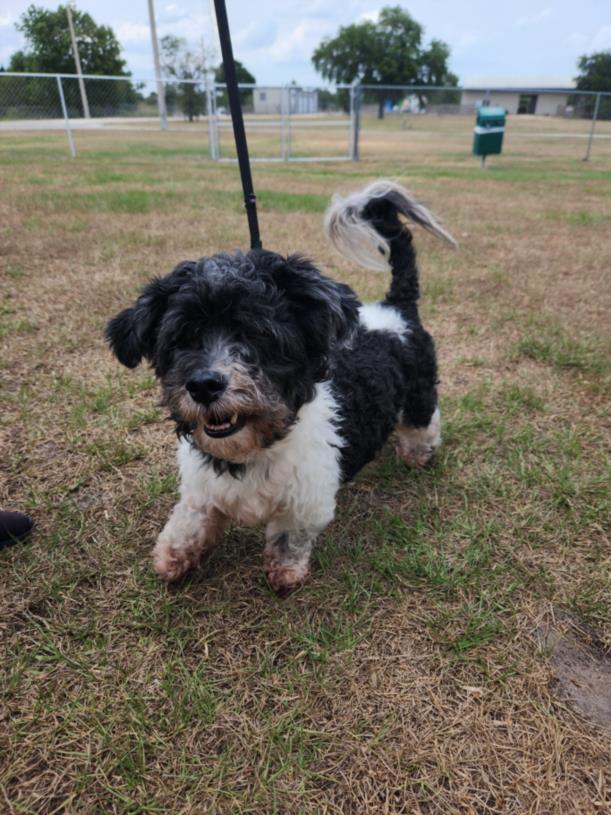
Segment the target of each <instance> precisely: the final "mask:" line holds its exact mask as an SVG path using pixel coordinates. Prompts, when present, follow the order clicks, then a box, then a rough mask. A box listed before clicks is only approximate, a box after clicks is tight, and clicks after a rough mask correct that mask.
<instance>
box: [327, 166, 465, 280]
mask: <svg viewBox="0 0 611 815" xmlns="http://www.w3.org/2000/svg"><path fill="white" fill-rule="evenodd" d="M376 201H379V202H380V203H382V202H386V203H387V204H389V205H390V206H391V207H392V208H393V209H395V210H396V212H397V213H399V214H401V215H403V216H405V217H406V218H407V219H408V220H410V221H412V222H413V223H415V224H418V225H419V226H421V227H422V228H423V229H426V231H427V232H430V233H431V234H432V235H435V236H436V237H438V238H441V239H442V240H444V241H447V242H448V243H449V244H451V245H452V246H454V247H456V246H458V244H457V242H456V241H455V240H454V238H453V237H452V236H451V235H450V233H449V232H446V230H445V229H444V228H443V227H442V226H441V224H440V223H439V221H438V220H437V219H436V217H435V216H434V215H433V214H432V212H430V211H429V210H428V209H427V208H426V207H425V206H423V204H420V203H419V202H418V201H416V200H415V198H412V197H411V195H410V194H409V193H408V192H407V190H405V189H404V188H403V187H401V186H400V185H399V184H395V183H394V182H393V181H387V180H384V179H380V180H378V181H374V182H373V183H372V184H369V185H368V186H367V187H365V189H363V190H360V191H358V192H354V193H352V194H350V195H348V196H346V197H345V198H342V197H341V196H340V195H337V194H336V195H334V196H333V199H332V201H331V204H330V206H329V208H328V209H327V212H326V214H325V232H326V234H327V236H328V238H329V240H330V241H331V243H332V244H333V245H334V246H335V248H336V249H337V250H338V252H339V253H340V254H342V255H344V257H346V258H348V260H352V261H354V262H355V263H358V264H360V265H361V266H364V267H365V268H366V269H373V270H374V271H377V272H380V271H381V272H385V271H388V269H389V268H390V251H391V247H390V239H389V238H387V237H385V236H383V235H381V234H380V233H379V232H378V231H377V230H376V228H375V227H374V226H373V224H372V216H373V212H374V211H375V207H373V206H372V207H370V210H371V211H372V212H371V214H369V216H368V215H367V214H365V212H364V210H365V209H366V207H367V206H368V205H369V204H374V203H375V202H376Z"/></svg>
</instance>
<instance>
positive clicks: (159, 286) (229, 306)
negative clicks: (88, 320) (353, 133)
mask: <svg viewBox="0 0 611 815" xmlns="http://www.w3.org/2000/svg"><path fill="white" fill-rule="evenodd" d="M358 306H359V302H358V300H357V298H356V296H355V294H354V293H353V291H352V290H351V289H350V288H349V287H348V286H345V285H343V284H342V283H337V282H336V281H334V280H331V279H330V278H327V277H325V276H324V275H322V274H321V273H320V272H319V271H318V270H317V269H316V267H315V266H314V265H313V264H312V263H310V262H309V261H308V260H306V259H304V258H301V257H298V256H291V257H288V258H284V257H281V256H280V255H277V254H275V253H273V252H267V251H264V250H253V251H251V252H249V253H248V254H246V255H244V254H242V253H237V254H236V255H225V254H219V255H215V256H213V257H210V258H202V259H201V260H199V261H197V262H185V263H181V264H180V265H179V266H177V268H176V269H175V270H174V271H173V272H172V273H171V274H169V275H167V276H166V277H163V278H158V279H155V280H153V281H151V282H150V283H149V284H148V285H147V286H146V287H145V288H144V289H143V291H142V294H141V295H140V297H139V298H138V300H137V301H136V302H135V304H134V305H133V306H132V307H131V308H128V309H125V310H124V311H122V312H121V313H120V314H118V315H117V316H116V317H115V318H114V319H112V320H111V321H110V322H109V324H108V326H107V328H106V338H107V340H108V342H109V343H110V346H111V348H112V350H113V352H114V354H115V355H116V356H117V358H118V359H119V361H120V362H122V363H123V364H124V365H126V366H127V367H128V368H135V367H136V365H138V364H139V363H140V362H141V360H142V359H143V358H145V359H147V360H148V361H149V362H150V363H151V365H152V366H153V367H154V369H155V372H156V374H157V376H158V378H159V380H160V382H161V386H162V394H163V402H164V404H165V405H166V406H167V407H168V408H169V409H170V411H171V414H172V417H173V418H174V419H175V421H176V423H177V427H178V430H179V431H180V432H182V433H186V434H188V435H189V436H190V437H191V438H192V440H193V441H194V442H195V444H197V446H198V447H199V448H200V449H201V450H202V451H203V452H204V453H207V454H208V455H211V456H213V457H214V458H216V459H222V460H225V461H228V462H234V463H243V462H245V461H247V460H248V459H249V458H250V457H252V455H253V454H255V453H256V452H257V451H258V450H260V449H262V448H264V447H268V446H269V445H271V444H272V443H273V442H274V441H276V440H278V439H280V438H282V437H283V436H284V435H286V433H287V432H288V430H289V429H290V427H291V425H292V423H293V422H294V420H295V416H296V414H297V411H298V410H299V408H300V407H301V406H302V405H303V404H304V403H305V402H307V401H309V400H311V399H312V398H313V396H314V392H315V384H316V383H317V382H320V381H322V380H324V379H325V378H326V377H327V376H328V374H329V359H330V355H331V353H332V351H333V349H334V348H335V347H337V346H338V345H339V344H341V343H344V342H346V340H347V339H348V338H349V336H350V334H351V333H352V331H353V329H354V328H355V326H356V324H357V320H358Z"/></svg>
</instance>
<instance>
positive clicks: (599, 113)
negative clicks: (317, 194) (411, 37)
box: [0, 71, 611, 161]
mask: <svg viewBox="0 0 611 815" xmlns="http://www.w3.org/2000/svg"><path fill="white" fill-rule="evenodd" d="M81 80H82V81H81ZM239 87H240V95H241V99H242V105H243V108H244V111H245V113H246V114H247V116H248V122H247V125H248V128H253V129H256V128H260V129H264V130H270V129H276V130H277V134H278V136H279V149H278V154H277V155H275V156H266V157H257V156H253V160H255V161H257V160H261V161H321V160H357V159H358V158H359V139H360V131H361V122H362V119H363V118H364V117H366V116H371V115H377V116H378V117H380V118H382V117H384V116H392V115H397V114H402V115H407V114H423V115H424V114H428V115H430V114H439V115H449V114H469V113H473V112H474V111H475V109H476V108H477V107H478V106H480V105H482V104H484V105H485V104H499V105H501V106H503V107H505V108H506V109H507V110H508V112H510V113H540V114H544V115H549V116H564V117H567V118H569V117H570V118H583V119H589V120H591V124H590V132H589V137H588V144H587V149H586V154H585V156H584V160H587V159H588V158H589V157H590V153H591V149H592V141H593V137H594V130H595V126H596V121H597V120H598V119H599V118H605V119H610V118H611V91H609V92H604V91H584V90H575V89H571V88H520V87H511V88H508V87H501V88H494V87H485V86H480V87H455V86H448V85H364V84H360V83H353V84H351V85H347V84H338V85H335V86H332V87H311V86H305V85H304V86H300V85H296V84H294V83H292V84H287V85H276V86H272V85H261V84H240V86H239ZM84 96H85V97H86V98H84ZM563 99H564V102H563V101H562V100H563ZM227 107H228V106H227V100H226V90H225V85H224V84H222V83H218V82H215V81H214V78H213V75H212V74H206V75H205V76H202V77H201V78H199V79H191V80H189V79H176V78H168V77H164V78H162V80H161V82H157V80H155V79H151V78H146V79H139V78H137V77H132V76H121V77H117V76H104V75H93V74H81V75H79V74H62V73H57V74H43V73H15V72H4V71H0V132H2V130H6V129H15V130H17V129H23V128H25V129H34V128H33V127H32V126H31V124H30V123H34V122H38V123H39V126H38V127H36V128H35V129H41V130H42V129H45V122H49V123H50V122H51V121H52V120H63V127H64V129H65V132H66V136H67V140H68V145H69V149H70V153H71V155H72V156H76V147H75V144H74V138H73V133H72V131H73V129H76V128H79V129H80V128H85V126H86V128H87V129H95V127H96V119H98V120H99V119H116V120H118V119H122V118H125V119H129V120H131V121H137V120H138V119H142V120H143V121H144V120H145V119H148V120H149V121H151V120H154V118H156V117H158V118H159V127H160V129H161V130H168V129H170V130H171V129H173V125H176V123H178V122H181V121H184V120H188V121H194V120H197V119H199V118H202V119H203V118H205V119H206V121H207V124H208V152H209V155H210V158H212V159H213V160H216V161H225V160H233V159H231V158H227V157H225V156H222V155H221V138H220V135H221V133H222V132H223V131H225V130H228V129H230V127H231V123H230V120H229V118H228V116H227V115H226V114H227ZM84 112H85V114H84ZM321 114H325V116H324V117H323V116H321ZM257 117H259V118H258V119H257ZM11 123H13V124H11ZM294 124H298V126H299V128H307V127H316V128H337V129H339V132H340V133H342V132H343V133H344V135H343V137H342V139H345V149H344V150H343V151H342V152H341V153H338V154H335V155H329V156H306V155H298V154H295V151H294V149H293V125H294ZM49 126H51V124H50V125H49Z"/></svg>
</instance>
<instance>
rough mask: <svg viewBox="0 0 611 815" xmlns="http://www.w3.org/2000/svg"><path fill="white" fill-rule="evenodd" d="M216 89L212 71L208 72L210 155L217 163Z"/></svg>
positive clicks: (207, 108) (207, 100)
mask: <svg viewBox="0 0 611 815" xmlns="http://www.w3.org/2000/svg"><path fill="white" fill-rule="evenodd" d="M215 96H216V94H215V88H214V75H213V73H212V72H211V71H206V114H207V116H208V154H209V156H210V158H211V159H212V160H213V161H216V160H217V158H218V156H217V154H216V133H215V127H216V111H215V104H214V103H215V101H216V100H215Z"/></svg>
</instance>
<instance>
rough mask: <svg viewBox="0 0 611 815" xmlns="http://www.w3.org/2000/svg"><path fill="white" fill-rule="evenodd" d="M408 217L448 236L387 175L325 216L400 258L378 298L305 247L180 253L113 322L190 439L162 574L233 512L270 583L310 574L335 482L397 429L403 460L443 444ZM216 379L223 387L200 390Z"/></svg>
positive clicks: (370, 256)
mask: <svg viewBox="0 0 611 815" xmlns="http://www.w3.org/2000/svg"><path fill="white" fill-rule="evenodd" d="M402 217H406V218H408V219H410V220H412V221H413V222H415V223H418V224H419V225H421V226H423V227H424V228H425V229H427V230H429V231H430V232H432V233H433V234H435V235H437V236H438V237H441V238H443V239H445V240H447V241H449V242H453V239H452V238H451V236H450V235H449V234H448V233H447V232H446V231H445V230H444V229H443V228H442V227H441V226H440V225H439V223H438V221H437V220H436V219H435V218H434V216H433V215H431V213H429V212H428V210H426V209H425V208H424V207H423V206H422V205H421V204H418V203H417V202H416V201H414V199H413V198H411V197H410V196H409V195H408V193H407V192H406V191H404V190H403V189H402V188H400V187H398V186H397V185H395V184H392V183H390V182H377V183H376V184H374V185H370V186H369V187H368V188H366V189H365V190H364V191H362V192H360V193H356V194H354V195H353V196H349V197H348V198H346V199H344V200H343V201H342V200H340V199H335V200H334V202H333V204H332V206H331V208H330V210H329V212H328V214H327V217H326V226H327V230H328V233H329V235H330V237H331V239H332V241H333V242H334V244H335V245H336V246H337V247H338V248H339V249H340V251H342V252H344V254H346V255H347V256H348V257H350V258H352V259H356V260H358V261H359V262H361V263H362V264H363V265H365V266H367V267H368V268H374V267H375V268H381V267H382V266H385V267H387V266H388V265H390V268H391V270H392V280H391V284H390V289H389V291H388V294H387V295H386V297H385V298H384V300H383V301H382V302H381V303H377V304H368V305H363V304H361V303H360V302H359V300H358V299H357V297H356V295H355V294H354V292H353V291H352V290H351V289H350V288H349V287H348V286H346V285H344V284H343V283H339V282H337V281H335V280H332V279H330V278H328V277H326V276H324V275H323V274H322V273H321V272H320V271H319V270H318V269H317V268H316V267H315V266H314V265H313V264H312V262H311V261H309V260H307V259H305V258H303V257H301V256H299V255H292V256H289V257H282V256H281V255H278V254H276V253H274V252H269V251H265V250H261V249H259V250H253V251H250V252H248V253H246V254H244V253H241V252H237V253H236V254H234V255H229V254H218V255H215V256H213V257H206V258H202V259H200V260H199V261H197V262H194V261H187V262H184V263H181V264H180V265H179V266H177V267H176V269H175V270H174V271H173V272H172V273H171V274H169V275H167V276H166V277H163V278H157V279H154V280H152V281H151V282H150V283H149V284H148V285H147V286H146V287H145V288H144V289H143V291H142V293H141V295H140V297H139V298H138V299H137V301H136V302H135V303H134V305H133V306H131V307H130V308H127V309H125V310H124V311H122V312H121V313H120V314H118V315H117V316H116V317H115V318H114V319H113V320H111V321H110V322H109V324H108V326H107V329H106V337H107V339H108V342H109V344H110V346H111V349H112V350H113V352H114V353H115V355H116V356H117V358H118V359H119V361H120V362H122V363H123V364H124V365H127V366H128V367H130V368H133V367H135V366H136V365H138V364H139V363H140V362H141V360H142V359H146V360H148V361H149V363H150V364H151V365H152V367H153V368H154V370H155V373H156V375H157V377H158V378H159V381H160V383H161V388H162V401H163V403H164V404H165V405H166V406H167V407H168V410H169V412H170V414H171V416H172V418H173V419H174V421H175V423H176V429H177V432H178V434H179V436H180V439H181V440H180V444H179V469H180V472H181V490H180V492H181V497H180V500H179V502H178V504H177V505H176V507H175V508H174V511H173V513H172V515H171V516H170V519H169V520H168V523H167V524H166V527H165V529H164V530H163V532H162V533H161V535H160V536H159V539H158V541H157V544H156V547H155V567H156V569H157V571H158V572H159V574H160V576H161V577H163V578H164V579H166V580H176V579H178V578H180V577H182V575H183V574H185V573H186V572H187V571H188V570H190V569H191V568H193V567H194V566H196V565H197V563H198V562H200V560H201V559H202V558H203V557H204V556H205V554H206V552H207V551H208V550H209V549H210V548H211V547H212V546H214V545H216V543H217V542H218V541H219V539H220V538H221V532H222V529H223V528H224V526H225V524H226V523H227V522H228V521H229V520H232V519H233V520H236V521H238V522H240V523H245V524H254V523H261V522H263V523H266V524H267V529H266V541H267V543H266V548H265V568H266V572H267V575H268V579H269V580H270V583H271V585H272V586H273V588H274V589H276V590H277V591H278V592H281V593H284V592H285V591H287V590H289V589H291V588H293V587H294V586H296V585H298V584H299V583H301V582H302V581H303V580H304V579H305V577H306V576H307V574H308V572H309V557H310V553H311V550H312V546H313V544H314V542H315V540H316V537H317V535H318V534H319V533H320V532H321V531H322V530H323V529H324V528H325V526H326V525H327V524H328V523H329V522H330V521H331V520H332V518H333V515H334V510H335V496H336V493H337V490H338V489H339V487H340V485H341V484H342V483H343V482H345V481H347V480H349V479H351V478H352V477H353V476H354V475H355V474H356V473H357V472H358V471H359V470H360V469H361V467H363V466H364V465H365V464H366V463H367V462H368V461H370V460H371V459H372V458H373V457H374V456H375V455H376V454H377V453H378V452H379V451H380V450H381V448H382V446H383V445H384V443H385V441H386V440H387V438H388V436H389V435H390V433H391V432H392V431H393V430H395V429H397V431H398V433H399V446H398V452H399V454H400V455H401V457H402V458H403V459H404V460H405V461H406V462H407V463H409V464H412V465H418V466H420V465H422V464H424V463H426V461H427V460H428V459H429V458H430V456H431V455H432V453H433V451H434V449H435V447H436V446H437V445H438V444H439V441H440V424H439V413H438V409H437V392H436V382H437V367H436V360H435V350H434V346H433V341H432V339H431V337H430V335H429V334H428V333H427V332H426V331H425V329H424V328H423V327H422V325H421V323H420V319H419V316H418V308H417V300H418V295H419V292H418V273H417V267H416V258H415V251H414V248H413V245H412V236H411V233H410V231H409V230H408V229H407V226H406V225H405V223H404V222H403V221H402V220H401V218H402ZM380 259H381V260H380ZM381 261H383V263H382V262H381ZM211 375H212V377H213V378H214V381H215V382H220V383H222V384H221V385H219V386H218V388H215V391H214V393H212V394H209V393H208V392H207V391H204V392H203V395H202V391H201V389H200V385H199V384H198V383H201V382H204V383H205V382H207V381H209V379H210V376H211ZM193 383H195V385H197V388H195V385H194V384H193Z"/></svg>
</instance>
